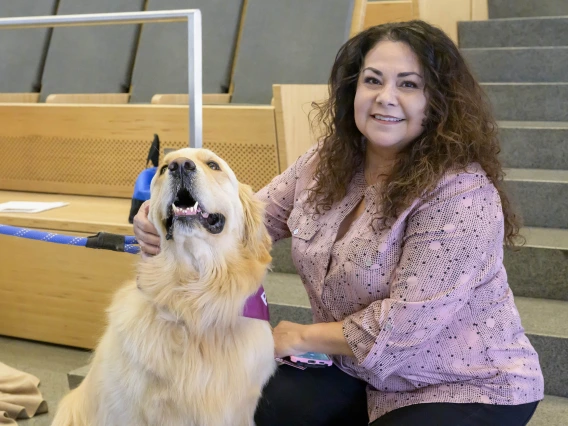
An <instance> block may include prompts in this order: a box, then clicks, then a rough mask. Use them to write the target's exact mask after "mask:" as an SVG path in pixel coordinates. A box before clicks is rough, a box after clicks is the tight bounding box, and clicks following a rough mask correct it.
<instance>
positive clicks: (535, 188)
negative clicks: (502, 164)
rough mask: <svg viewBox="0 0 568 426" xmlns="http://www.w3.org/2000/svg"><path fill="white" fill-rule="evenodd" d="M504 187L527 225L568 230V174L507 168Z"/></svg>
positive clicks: (555, 171)
mask: <svg viewBox="0 0 568 426" xmlns="http://www.w3.org/2000/svg"><path fill="white" fill-rule="evenodd" d="M506 173H507V175H506V176H505V184H506V187H507V188H508V190H509V194H510V196H511V199H512V200H513V202H514V204H515V205H516V206H517V208H518V211H519V212H520V213H521V215H522V217H523V221H524V224H525V225H526V226H532V227H539V228H560V229H565V228H568V171H566V170H541V169H507V170H506Z"/></svg>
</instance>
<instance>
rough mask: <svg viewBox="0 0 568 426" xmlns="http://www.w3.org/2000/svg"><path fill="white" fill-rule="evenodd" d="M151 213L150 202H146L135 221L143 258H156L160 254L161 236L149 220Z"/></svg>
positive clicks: (136, 234)
mask: <svg viewBox="0 0 568 426" xmlns="http://www.w3.org/2000/svg"><path fill="white" fill-rule="evenodd" d="M149 211H150V202H149V201H144V203H143V204H142V206H140V210H138V213H136V216H134V221H133V224H134V235H135V236H136V239H137V240H138V244H139V245H140V251H141V253H142V257H143V258H147V257H151V256H154V255H156V254H158V253H159V252H160V236H159V235H158V231H157V230H156V228H155V227H154V225H152V223H151V222H150V221H149V220H148V212H149Z"/></svg>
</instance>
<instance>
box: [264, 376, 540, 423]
mask: <svg viewBox="0 0 568 426" xmlns="http://www.w3.org/2000/svg"><path fill="white" fill-rule="evenodd" d="M365 388H366V383H365V382H364V381H362V380H358V379H355V378H353V377H351V376H349V375H348V374H345V373H343V372H342V371H341V370H339V369H338V368H337V367H335V366H333V367H329V368H313V369H310V368H309V369H307V370H303V371H302V370H298V369H296V368H293V367H289V366H287V365H283V366H280V367H279V368H278V371H277V372H276V374H275V375H274V377H272V379H271V380H270V381H269V382H268V384H267V385H266V387H265V388H264V391H263V396H262V399H261V400H260V402H259V404H258V408H257V410H256V414H255V418H254V419H255V422H256V426H365V425H367V424H368V423H369V418H368V416H367V396H366V393H365ZM537 405H538V402H533V403H530V404H523V405H489V404H451V403H434V404H416V405H411V406H409V407H403V408H399V409H398V410H394V411H391V412H390V413H387V414H385V415H384V416H382V417H381V418H379V419H377V420H375V421H374V422H373V423H371V426H395V425H396V426H415V425H420V426H524V425H526V424H527V423H528V421H529V420H530V418H531V417H532V415H533V413H534V411H535V409H536V406H537Z"/></svg>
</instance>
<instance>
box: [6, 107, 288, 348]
mask: <svg viewBox="0 0 568 426" xmlns="http://www.w3.org/2000/svg"><path fill="white" fill-rule="evenodd" d="M188 115H189V114H188V107H187V106H163V105H67V104H41V103H40V104H4V105H0V149H1V150H2V152H3V155H2V156H1V157H0V202H6V201H65V202H68V203H69V205H68V206H65V207H62V208H59V209H54V210H49V211H45V212H42V213H37V214H22V213H11V214H8V213H0V223H1V224H5V225H12V226H21V227H27V228H34V229H41V230H48V231H49V232H54V233H64V234H72V235H80V236H87V235H92V234H94V233H96V232H99V231H107V232H113V233H119V234H123V235H132V225H130V224H129V223H128V220H127V219H128V213H129V210H130V202H131V201H130V199H131V197H132V192H133V188H134V182H135V179H136V177H137V175H138V173H139V172H140V171H142V170H143V169H144V167H145V162H146V156H147V153H148V149H149V147H150V142H151V141H152V136H153V134H154V133H157V134H158V135H159V136H160V139H161V148H162V150H163V149H167V148H182V147H185V146H187V145H188V133H189V132H188V126H189V124H188ZM274 117H275V115H274V107H272V106H240V107H237V106H204V107H203V138H204V139H203V145H204V147H207V148H210V149H212V150H213V151H215V152H217V153H218V154H219V155H221V156H222V157H223V158H225V159H226V160H227V161H228V163H229V164H230V165H231V167H232V168H233V169H234V170H235V173H236V174H237V176H238V177H239V179H240V180H242V181H243V182H247V183H249V184H251V185H252V186H253V188H254V189H256V190H257V189H259V188H260V187H262V186H264V185H265V184H266V183H268V181H269V180H270V179H271V178H272V177H274V176H275V175H276V174H278V172H279V165H278V149H277V139H276V126H275V118H274ZM162 152H163V151H162ZM0 244H2V268H1V270H2V279H1V280H0V334H3V335H9V336H15V337H22V338H27V339H33V340H39V341H46V342H52V343H59V344H64V345H71V346H77V347H83V348H92V347H94V346H95V344H96V342H97V339H98V338H99V337H100V335H101V333H102V331H103V329H104V325H105V314H104V311H105V309H106V307H107V306H108V304H109V302H110V297H111V295H112V294H113V293H114V291H115V290H116V288H117V287H118V286H120V285H122V283H123V282H124V281H125V280H126V279H129V278H132V277H134V270H135V268H134V267H135V262H136V260H137V256H133V255H130V254H125V253H113V252H106V251H101V250H91V249H86V248H81V247H72V246H64V245H58V244H53V243H47V242H40V241H32V240H25V239H20V238H17V237H9V236H0Z"/></svg>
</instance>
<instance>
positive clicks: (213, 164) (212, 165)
mask: <svg viewBox="0 0 568 426" xmlns="http://www.w3.org/2000/svg"><path fill="white" fill-rule="evenodd" d="M207 165H208V166H209V168H210V169H213V170H221V167H219V164H217V163H216V162H215V161H209V162H208V163H207Z"/></svg>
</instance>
